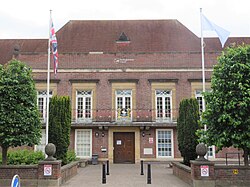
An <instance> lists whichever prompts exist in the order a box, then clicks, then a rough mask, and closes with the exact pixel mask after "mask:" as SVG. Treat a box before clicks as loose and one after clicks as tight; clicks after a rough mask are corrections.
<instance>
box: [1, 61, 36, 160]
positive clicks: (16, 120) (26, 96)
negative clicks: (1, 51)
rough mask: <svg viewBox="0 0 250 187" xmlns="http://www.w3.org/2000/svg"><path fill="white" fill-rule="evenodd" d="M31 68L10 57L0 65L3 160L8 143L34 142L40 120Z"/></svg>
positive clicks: (26, 143) (15, 144)
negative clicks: (10, 59)
mask: <svg viewBox="0 0 250 187" xmlns="http://www.w3.org/2000/svg"><path fill="white" fill-rule="evenodd" d="M31 72H32V71H31V69H30V68H29V67H27V66H26V65H25V64H24V63H22V62H20V61H17V60H15V59H14V60H12V61H10V62H9V63H7V64H5V65H4V66H3V67H2V66H1V67H0V119H1V120H0V146H1V147H2V153H3V164H5V163H6V156H7V150H8V148H9V147H16V146H22V145H34V144H37V143H38V142H39V140H40V137H41V123H40V118H39V112H38V109H37V100H36V99H37V93H36V89H35V84H34V80H33V79H32V76H31Z"/></svg>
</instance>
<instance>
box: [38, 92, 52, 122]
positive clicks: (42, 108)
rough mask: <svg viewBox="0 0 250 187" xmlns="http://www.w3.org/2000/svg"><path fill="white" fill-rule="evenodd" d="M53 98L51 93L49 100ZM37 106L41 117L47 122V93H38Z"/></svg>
mask: <svg viewBox="0 0 250 187" xmlns="http://www.w3.org/2000/svg"><path fill="white" fill-rule="evenodd" d="M51 97H52V91H49V98H51ZM37 106H38V110H39V112H40V117H41V118H42V119H43V120H45V119H46V117H47V115H46V111H47V91H46V90H43V91H37Z"/></svg>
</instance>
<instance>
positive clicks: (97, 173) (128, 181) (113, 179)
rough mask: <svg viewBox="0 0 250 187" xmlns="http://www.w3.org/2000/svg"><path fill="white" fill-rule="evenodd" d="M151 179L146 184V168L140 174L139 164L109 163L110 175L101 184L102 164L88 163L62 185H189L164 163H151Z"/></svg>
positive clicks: (176, 186) (142, 186)
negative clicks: (142, 173)
mask: <svg viewBox="0 0 250 187" xmlns="http://www.w3.org/2000/svg"><path fill="white" fill-rule="evenodd" d="M151 167H152V170H151V172H152V181H151V184H147V168H146V165H144V175H140V164H110V175H107V181H106V182H107V183H106V184H102V165H101V164H99V165H88V166H87V167H85V168H79V170H78V174H77V176H75V177H73V178H72V179H70V180H69V181H68V182H66V183H64V184H63V185H62V186H63V187H78V186H79V187H84V186H86V187H97V186H103V187H104V186H107V187H134V186H135V187H145V186H149V187H190V186H189V185H188V184H187V183H185V182H183V181H182V180H180V179H179V178H177V177H175V176H174V175H173V171H172V169H171V168H169V167H168V166H167V165H166V164H152V165H151Z"/></svg>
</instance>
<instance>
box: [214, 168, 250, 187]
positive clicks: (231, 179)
mask: <svg viewBox="0 0 250 187" xmlns="http://www.w3.org/2000/svg"><path fill="white" fill-rule="evenodd" d="M215 178H216V184H220V185H223V186H225V185H226V186H229V185H235V186H250V168H249V167H245V166H215Z"/></svg>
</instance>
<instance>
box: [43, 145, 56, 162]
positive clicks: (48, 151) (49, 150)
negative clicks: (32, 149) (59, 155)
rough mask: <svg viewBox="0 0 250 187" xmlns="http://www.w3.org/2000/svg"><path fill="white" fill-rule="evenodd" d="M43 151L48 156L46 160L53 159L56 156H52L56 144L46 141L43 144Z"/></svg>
mask: <svg viewBox="0 0 250 187" xmlns="http://www.w3.org/2000/svg"><path fill="white" fill-rule="evenodd" d="M45 153H46V154H47V155H48V157H47V158H46V159H45V160H47V161H54V160H56V158H54V157H53V156H54V154H55V153H56V146H55V145H54V144H53V143H48V144H47V145H46V146H45Z"/></svg>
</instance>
